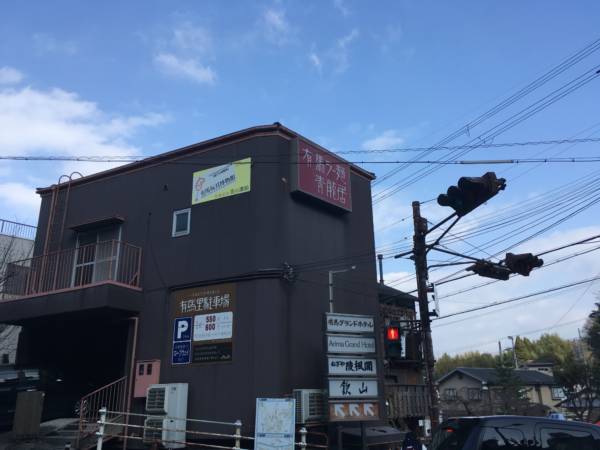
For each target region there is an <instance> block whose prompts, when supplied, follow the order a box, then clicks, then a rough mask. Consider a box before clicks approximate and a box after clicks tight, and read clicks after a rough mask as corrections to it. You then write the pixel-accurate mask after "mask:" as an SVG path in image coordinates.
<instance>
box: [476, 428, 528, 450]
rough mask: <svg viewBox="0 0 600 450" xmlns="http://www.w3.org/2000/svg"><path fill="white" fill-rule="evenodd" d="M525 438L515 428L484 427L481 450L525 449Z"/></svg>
mask: <svg viewBox="0 0 600 450" xmlns="http://www.w3.org/2000/svg"><path fill="white" fill-rule="evenodd" d="M525 448H526V443H525V437H524V436H523V433H521V431H520V430H517V429H514V428H491V427H484V428H483V434H482V436H481V444H480V446H479V450H493V449H519V450H520V449H525Z"/></svg>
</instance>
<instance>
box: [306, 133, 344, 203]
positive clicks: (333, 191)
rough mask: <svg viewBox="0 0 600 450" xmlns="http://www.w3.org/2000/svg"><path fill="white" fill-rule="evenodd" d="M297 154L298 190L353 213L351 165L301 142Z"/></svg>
mask: <svg viewBox="0 0 600 450" xmlns="http://www.w3.org/2000/svg"><path fill="white" fill-rule="evenodd" d="M297 151H298V154H297V155H296V161H297V164H296V166H297V170H298V172H297V174H298V178H297V180H298V181H297V190H299V191H301V192H304V193H305V194H308V195H311V196H313V197H316V198H318V199H320V200H323V201H325V202H327V203H330V204H332V205H335V206H338V207H340V208H343V209H345V210H347V211H352V191H351V189H350V166H349V164H348V163H347V162H345V161H343V160H342V159H340V158H338V157H336V156H334V155H333V154H332V153H329V152H327V151H325V150H321V149H320V148H318V147H316V146H314V145H312V144H309V143H308V142H306V141H303V140H302V139H299V140H298V150H297Z"/></svg>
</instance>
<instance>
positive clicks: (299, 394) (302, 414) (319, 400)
mask: <svg viewBox="0 0 600 450" xmlns="http://www.w3.org/2000/svg"><path fill="white" fill-rule="evenodd" d="M294 397H295V398H296V423H307V422H318V421H320V420H323V419H324V418H325V417H326V414H327V411H326V407H327V396H326V394H325V391H323V390H321V389H295V390H294Z"/></svg>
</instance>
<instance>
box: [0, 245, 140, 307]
mask: <svg viewBox="0 0 600 450" xmlns="http://www.w3.org/2000/svg"><path fill="white" fill-rule="evenodd" d="M141 259H142V249H141V248H140V247H136V246H135V245H131V244H127V243H125V242H121V241H114V240H112V241H104V242H98V243H96V244H89V245H82V246H79V247H75V248H71V249H66V250H61V251H58V252H53V253H48V254H45V255H40V256H35V257H33V258H28V259H23V260H19V261H13V262H10V263H8V264H7V266H6V275H5V280H4V283H3V284H2V293H5V294H11V295H16V296H23V297H25V296H31V295H41V294H46V293H51V292H54V291H59V290H63V289H73V288H82V287H86V286H90V285H93V284H97V283H102V282H106V281H112V282H114V283H118V284H122V285H125V286H129V287H139V286H140V270H141Z"/></svg>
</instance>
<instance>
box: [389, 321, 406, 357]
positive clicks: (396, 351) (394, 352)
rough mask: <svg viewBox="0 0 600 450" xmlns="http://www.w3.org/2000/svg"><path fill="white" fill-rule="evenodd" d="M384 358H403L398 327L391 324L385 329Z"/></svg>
mask: <svg viewBox="0 0 600 450" xmlns="http://www.w3.org/2000/svg"><path fill="white" fill-rule="evenodd" d="M385 356H386V358H390V359H400V358H402V357H403V356H402V340H401V339H400V327H399V326H398V325H397V324H391V325H390V326H388V327H386V328H385Z"/></svg>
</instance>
